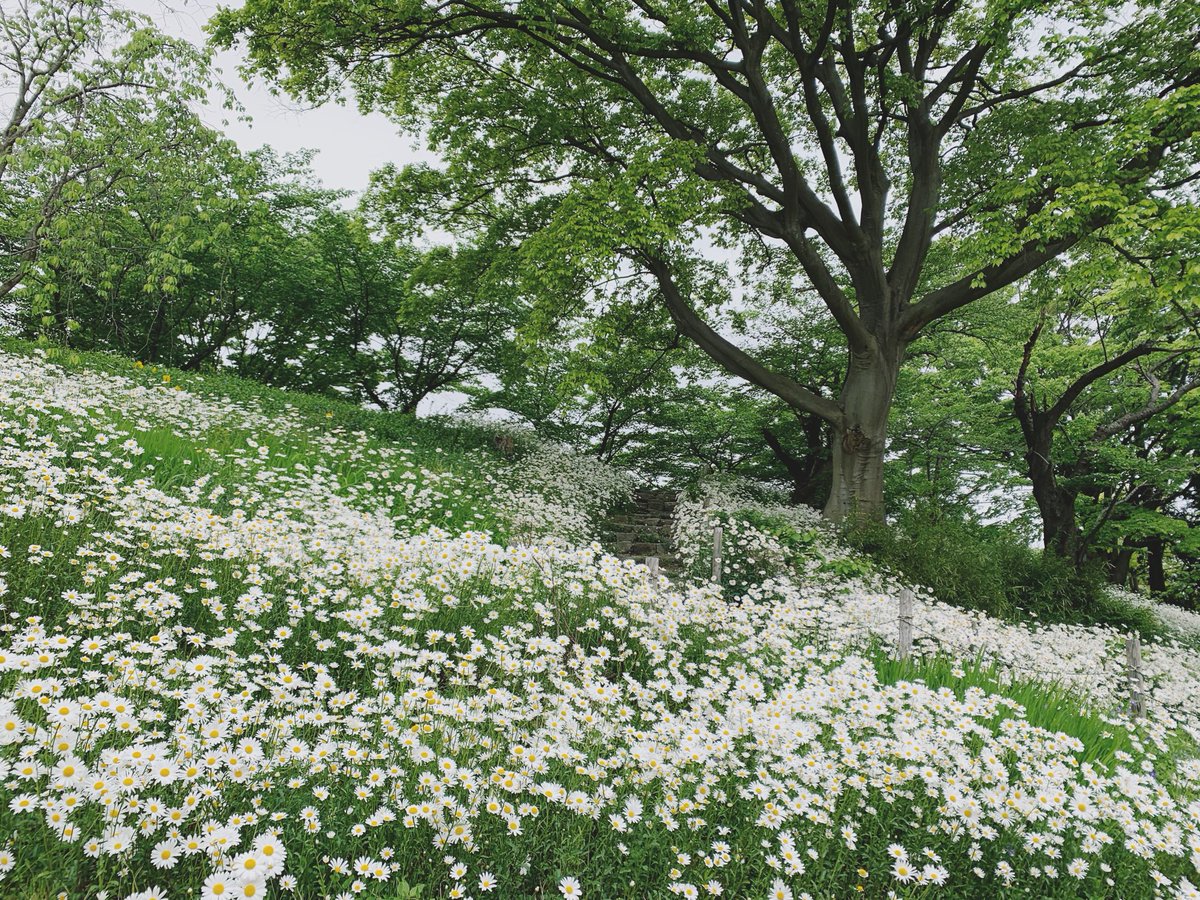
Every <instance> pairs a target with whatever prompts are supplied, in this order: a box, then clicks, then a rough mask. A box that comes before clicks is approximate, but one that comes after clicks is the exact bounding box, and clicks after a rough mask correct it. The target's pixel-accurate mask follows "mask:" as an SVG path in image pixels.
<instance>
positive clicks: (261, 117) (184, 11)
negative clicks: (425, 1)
mask: <svg viewBox="0 0 1200 900" xmlns="http://www.w3.org/2000/svg"><path fill="white" fill-rule="evenodd" d="M124 5H125V6H126V7H128V8H129V9H132V10H136V11H137V12H140V13H144V14H146V15H148V16H149V17H150V18H151V19H153V20H154V23H155V24H156V25H157V26H158V27H159V28H161V29H162V30H163V31H165V32H166V33H168V34H171V35H175V36H177V37H182V38H186V39H187V40H189V41H192V42H193V43H196V44H203V43H204V41H205V38H206V35H205V32H204V23H205V22H207V21H208V18H209V17H210V16H211V15H212V14H213V13H214V12H216V10H217V8H218V7H219V6H237V5H239V2H238V0H225V2H221V3H218V2H216V0H125V3H124ZM215 62H216V65H217V67H218V69H220V72H221V79H222V80H223V81H224V82H225V84H226V85H227V86H228V87H229V88H230V90H232V91H233V93H234V95H235V96H236V97H237V99H238V101H239V102H240V103H241V104H242V106H243V107H244V108H245V113H246V114H247V115H248V116H249V117H250V118H251V120H252V121H250V122H249V123H246V122H241V121H237V120H236V119H234V118H230V120H229V122H228V124H222V122H223V120H224V119H226V118H229V117H230V114H229V113H227V112H226V111H225V110H222V109H220V108H213V109H208V110H205V113H204V118H205V121H206V123H207V124H208V125H210V126H212V127H214V128H218V129H220V130H221V131H223V132H225V134H227V135H228V136H229V137H231V138H233V139H234V140H235V141H237V143H238V144H239V145H240V146H241V147H243V148H245V149H247V150H250V149H254V148H257V147H261V146H262V145H263V144H270V145H271V146H272V147H274V148H275V149H277V150H280V151H283V152H287V151H294V150H302V149H312V150H316V151H317V156H316V158H315V159H314V160H313V170H314V171H315V173H316V175H317V177H318V178H319V179H320V180H321V181H322V183H324V185H325V186H326V187H330V188H343V189H347V190H352V191H361V190H362V189H363V188H365V187H366V186H367V179H368V176H369V175H370V174H371V171H372V170H373V169H377V168H379V167H380V166H382V165H384V164H385V163H389V162H395V163H404V162H410V161H413V160H415V159H419V158H429V157H428V154H425V153H423V152H421V151H420V150H419V149H417V148H414V146H413V142H412V140H411V139H410V138H408V137H406V136H401V135H399V134H398V133H397V129H396V126H395V125H393V124H392V123H391V122H389V121H388V120H387V119H386V118H384V117H383V116H382V115H380V114H379V113H372V114H371V115H367V116H364V115H363V114H362V113H360V112H359V111H358V109H357V108H356V107H355V105H354V104H353V102H350V103H348V104H347V105H345V106H339V105H336V104H329V105H326V106H322V107H319V108H316V109H313V108H306V107H305V106H303V105H302V104H300V103H297V102H296V101H293V100H292V99H291V98H288V97H283V96H280V97H276V96H272V94H271V92H270V91H269V90H267V88H266V86H265V85H263V84H261V83H258V84H255V85H249V84H247V83H246V82H245V81H244V80H242V78H241V76H240V75H239V74H238V71H237V69H238V64H239V63H240V62H241V52H240V50H237V49H235V50H233V51H226V52H223V53H219V54H217V55H216V57H215Z"/></svg>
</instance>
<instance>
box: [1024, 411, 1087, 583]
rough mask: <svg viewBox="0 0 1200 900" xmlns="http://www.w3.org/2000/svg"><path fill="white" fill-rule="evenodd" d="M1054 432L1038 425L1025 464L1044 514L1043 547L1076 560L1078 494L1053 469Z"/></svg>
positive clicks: (1035, 495) (1029, 443)
mask: <svg viewBox="0 0 1200 900" xmlns="http://www.w3.org/2000/svg"><path fill="white" fill-rule="evenodd" d="M1053 437H1054V435H1053V432H1052V431H1051V430H1050V429H1049V428H1041V427H1039V428H1037V429H1036V431H1035V433H1034V434H1033V436H1032V439H1031V440H1030V439H1029V438H1030V436H1029V435H1027V436H1026V439H1027V441H1028V445H1029V446H1028V451H1027V452H1026V453H1025V463H1026V465H1027V466H1028V471H1029V481H1030V484H1031V485H1032V486H1033V499H1034V501H1035V502H1036V503H1037V507H1038V512H1039V513H1040V514H1041V517H1042V546H1043V547H1044V548H1045V549H1046V551H1047V552H1048V553H1054V554H1056V555H1057V556H1061V557H1063V558H1064V559H1070V560H1072V561H1075V556H1076V551H1077V550H1078V549H1079V538H1080V534H1079V526H1078V524H1077V523H1076V521H1075V495H1074V494H1073V493H1071V492H1070V491H1068V490H1065V489H1064V488H1063V487H1062V486H1061V485H1060V484H1059V483H1058V478H1057V477H1056V475H1055V472H1054V463H1053V462H1052V460H1053V455H1052V454H1053V452H1054V451H1053Z"/></svg>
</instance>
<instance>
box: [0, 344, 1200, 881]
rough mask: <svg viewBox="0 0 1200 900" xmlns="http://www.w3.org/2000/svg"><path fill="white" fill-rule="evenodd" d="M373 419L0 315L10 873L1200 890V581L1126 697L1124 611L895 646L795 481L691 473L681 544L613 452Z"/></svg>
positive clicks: (919, 627) (1, 736) (935, 615)
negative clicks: (1138, 695) (27, 329)
mask: <svg viewBox="0 0 1200 900" xmlns="http://www.w3.org/2000/svg"><path fill="white" fill-rule="evenodd" d="M367 418H368V414H365V413H362V412H361V411H356V410H353V409H352V408H351V407H348V406H344V405H338V404H335V403H326V402H324V401H318V400H315V399H313V398H301V397H295V398H289V397H288V396H287V395H285V394H282V393H280V392H275V391H266V390H261V389H259V390H255V389H253V388H251V387H250V386H247V385H241V386H236V385H233V384H232V383H231V382H226V381H221V380H216V379H202V378H199V377H195V376H182V375H179V374H178V373H165V372H162V371H161V370H151V369H145V368H141V367H138V366H136V365H135V364H133V363H130V362H123V361H120V360H109V361H105V362H99V361H97V360H83V361H81V360H78V359H76V358H73V357H70V356H68V355H65V354H62V353H55V352H49V353H48V352H45V351H40V350H35V349H30V348H21V347H15V346H13V347H9V348H8V349H5V350H3V351H0V611H2V613H3V617H4V621H3V625H2V629H3V634H2V635H0V784H2V785H3V797H2V798H0V896H3V897H20V898H54V897H71V898H74V897H80V898H98V900H123V898H128V897H135V898H139V900H150V898H166V897H170V898H189V897H190V898H248V897H250V898H259V897H282V898H290V897H296V898H316V897H338V898H341V897H346V898H351V897H363V898H387V900H398V898H411V897H421V898H435V897H436V898H441V897H455V898H463V897H475V898H480V897H488V896H491V897H497V898H523V897H532V898H558V897H585V898H589V900H591V898H659V897H662V898H670V897H684V898H694V897H709V896H723V897H733V898H755V900H759V898H802V897H809V898H835V897H837V898H840V897H852V896H865V897H893V896H894V897H926V896H935V895H940V896H946V897H981V898H984V897H986V898H993V897H1039V898H1040V897H1070V898H1079V897H1087V898H1091V897H1120V898H1141V897H1147V898H1149V897H1200V890H1198V889H1197V888H1196V887H1194V886H1193V885H1196V884H1200V762H1197V755H1198V754H1197V751H1196V747H1197V742H1198V741H1200V701H1198V700H1197V698H1198V697H1200V652H1198V651H1197V646H1198V641H1197V635H1198V634H1200V617H1195V616H1189V614H1187V613H1184V612H1182V611H1176V612H1175V613H1174V614H1173V616H1172V619H1171V621H1170V622H1168V624H1169V625H1170V627H1171V628H1173V629H1175V633H1176V634H1177V635H1178V640H1175V641H1168V642H1165V643H1155V644H1152V645H1149V646H1147V647H1146V648H1145V677H1146V681H1147V688H1148V710H1147V715H1146V716H1145V717H1144V718H1140V719H1137V720H1133V719H1131V718H1130V717H1129V716H1128V714H1127V705H1128V696H1129V693H1128V688H1129V685H1128V684H1127V681H1126V673H1125V670H1124V667H1123V648H1124V643H1123V636H1122V635H1120V634H1118V633H1116V632H1111V631H1106V630H1104V629H1097V628H1082V627H1068V626H1058V627H1047V628H1036V627H1028V626H1022V625H1014V624H1005V623H1002V622H999V621H996V620H992V619H988V618H987V617H984V616H981V615H979V614H972V613H968V612H964V611H961V610H958V609H956V608H954V607H952V606H948V605H943V604H939V603H937V602H934V601H933V600H932V599H930V598H927V597H925V598H922V597H921V596H918V601H917V603H916V611H915V627H916V634H917V640H916V644H915V652H914V656H913V658H911V659H907V660H898V659H896V658H895V656H896V654H895V650H894V643H895V631H896V617H897V611H896V600H895V597H896V592H897V591H898V589H899V588H898V586H897V585H894V584H891V583H890V582H889V581H888V580H887V579H886V578H884V577H882V576H879V575H877V574H872V573H871V572H869V571H868V570H867V568H866V567H864V566H862V565H860V564H858V563H857V562H856V561H855V560H854V559H853V558H851V557H849V556H847V555H846V554H845V553H844V552H842V551H840V550H839V549H838V547H837V546H836V542H834V541H833V539H832V538H830V537H829V536H828V535H827V534H825V533H824V532H823V530H822V527H821V525H820V524H819V522H817V521H815V520H813V519H812V518H811V517H807V516H805V515H804V514H803V513H800V512H797V511H794V510H789V509H786V508H784V507H780V506H773V505H771V504H769V503H764V502H762V501H758V500H754V499H752V498H750V497H749V496H747V495H744V494H742V493H740V492H739V491H738V489H737V488H736V487H733V486H729V485H724V486H710V487H709V488H708V489H706V490H703V491H700V492H698V493H696V494H695V495H694V496H692V497H690V498H689V499H688V500H687V502H683V503H681V504H680V505H679V507H678V510H677V514H676V515H677V520H676V539H677V542H678V544H679V545H680V548H681V551H682V556H683V558H684V560H685V562H686V563H687V565H688V572H685V573H684V574H683V575H680V576H676V577H673V578H672V579H671V580H669V581H668V580H666V579H663V578H660V577H658V576H657V575H652V574H651V573H650V572H649V571H648V570H647V568H646V567H645V566H643V565H638V564H637V563H635V562H633V561H622V560H618V559H616V558H614V557H612V556H610V555H607V554H606V553H605V552H604V550H603V549H602V547H601V545H600V544H599V543H596V542H595V540H594V536H595V535H596V534H598V533H599V530H598V524H599V522H600V520H601V518H602V516H603V515H604V513H605V511H606V510H608V509H609V508H611V507H613V506H615V505H618V504H620V503H621V502H623V501H624V500H626V499H628V497H629V494H630V491H631V488H632V484H631V481H630V479H629V478H628V477H627V476H625V475H624V474H622V473H620V472H616V471H612V470H610V469H606V468H604V467H602V466H599V465H598V464H596V463H594V462H589V461H587V460H584V459H580V458H577V457H573V456H571V455H569V454H566V453H564V452H561V451H557V450H555V449H553V448H549V447H534V448H529V449H527V450H526V451H525V452H523V453H522V454H519V455H518V456H517V457H516V458H515V459H513V460H507V459H505V458H504V457H502V456H501V455H499V454H496V453H493V452H491V451H490V450H489V449H488V445H487V443H486V441H483V440H474V441H472V440H467V439H464V438H463V436H462V434H459V433H456V432H455V430H454V429H450V428H443V429H442V430H441V431H439V430H438V429H437V428H435V427H433V426H419V425H418V424H413V425H412V428H411V433H410V434H408V435H407V436H405V434H404V433H397V428H398V426H395V425H394V423H393V425H390V426H389V428H391V431H389V432H387V433H384V432H383V430H381V429H376V430H372V428H370V427H364V425H363V423H364V421H365V420H367ZM381 421H382V419H381ZM716 522H720V523H722V524H723V525H724V527H725V529H726V551H725V552H726V572H725V575H724V577H723V579H722V584H721V585H719V586H714V585H711V584H709V583H707V581H706V580H705V579H704V578H703V577H700V576H701V574H702V573H703V572H704V571H705V570H706V568H707V567H708V566H710V563H709V561H708V559H707V558H706V554H707V553H708V552H710V551H709V549H708V548H709V543H708V541H709V535H710V534H711V528H712V526H713V524H714V523H716ZM689 573H691V574H690V575H689Z"/></svg>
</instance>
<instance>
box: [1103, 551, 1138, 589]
mask: <svg viewBox="0 0 1200 900" xmlns="http://www.w3.org/2000/svg"><path fill="white" fill-rule="evenodd" d="M1132 559H1133V548H1132V547H1119V548H1118V549H1116V550H1114V551H1113V552H1112V553H1109V554H1108V561H1107V571H1108V581H1109V583H1110V584H1115V585H1117V586H1118V587H1125V582H1127V581H1128V580H1129V563H1130V561H1131V560H1132Z"/></svg>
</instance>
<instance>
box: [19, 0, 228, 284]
mask: <svg viewBox="0 0 1200 900" xmlns="http://www.w3.org/2000/svg"><path fill="white" fill-rule="evenodd" d="M210 86H211V82H210V79H209V71H208V62H207V58H206V56H205V55H204V54H203V53H202V52H201V51H199V50H197V49H196V48H194V47H191V46H190V45H188V44H187V43H186V42H183V41H179V40H175V39H172V38H169V37H167V36H166V35H164V34H162V33H160V32H158V31H156V30H155V29H154V28H153V27H151V25H150V22H149V20H148V19H146V18H145V17H142V16H138V15H135V14H133V13H130V12H128V11H126V10H123V9H121V8H120V7H115V6H114V5H113V4H111V3H105V2H102V0H14V2H9V3H4V4H0V298H2V297H4V296H6V295H8V294H9V293H11V292H12V291H14V290H16V289H17V288H18V287H20V286H21V285H22V284H23V282H24V280H25V279H26V277H27V275H28V273H29V271H30V269H31V268H32V267H33V266H34V264H35V263H36V261H37V259H38V255H39V253H40V252H41V250H42V247H43V245H44V244H45V243H46V242H47V241H53V239H54V230H55V229H56V228H57V227H58V226H59V224H60V223H62V222H63V221H64V220H68V219H69V218H70V217H72V216H75V215H78V214H80V213H81V212H82V213H87V212H89V211H90V209H91V207H92V206H93V205H94V204H95V203H97V202H99V201H101V200H102V199H103V198H104V197H105V196H106V195H109V194H111V193H113V192H114V191H117V190H119V189H120V188H121V187H122V186H123V185H125V184H126V182H127V181H129V180H130V179H136V178H139V177H142V176H143V175H144V174H145V173H146V172H147V171H151V172H153V171H155V168H154V162H153V161H151V160H152V159H153V158H155V157H157V156H159V155H160V154H163V153H166V152H169V151H170V150H171V149H174V148H179V147H181V146H183V145H184V144H187V143H190V142H192V141H193V140H194V138H195V129H194V128H193V119H194V114H193V113H192V111H191V106H190V104H191V103H192V102H193V101H196V100H198V99H200V98H202V97H204V96H205V94H206V92H207V91H208V89H209V88H210Z"/></svg>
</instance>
